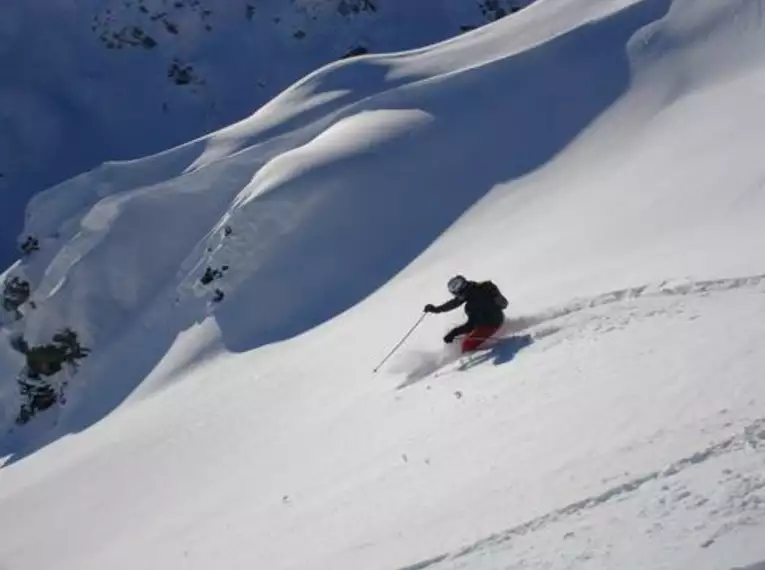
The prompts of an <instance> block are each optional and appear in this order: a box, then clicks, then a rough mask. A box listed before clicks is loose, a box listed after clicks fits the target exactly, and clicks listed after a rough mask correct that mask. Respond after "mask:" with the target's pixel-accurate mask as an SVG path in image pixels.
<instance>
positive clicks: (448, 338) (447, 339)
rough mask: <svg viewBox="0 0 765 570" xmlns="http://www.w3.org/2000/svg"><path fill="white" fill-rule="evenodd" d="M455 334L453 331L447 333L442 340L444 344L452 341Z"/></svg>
mask: <svg viewBox="0 0 765 570" xmlns="http://www.w3.org/2000/svg"><path fill="white" fill-rule="evenodd" d="M456 336H457V335H456V334H454V331H451V332H449V333H447V335H446V336H445V337H444V342H445V343H446V344H451V343H452V342H453V341H454V337H456Z"/></svg>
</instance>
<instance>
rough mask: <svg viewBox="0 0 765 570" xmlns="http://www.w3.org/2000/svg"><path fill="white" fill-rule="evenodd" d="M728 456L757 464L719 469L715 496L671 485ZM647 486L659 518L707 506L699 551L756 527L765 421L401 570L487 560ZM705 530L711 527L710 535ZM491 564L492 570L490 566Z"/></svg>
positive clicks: (761, 507)
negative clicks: (474, 558) (530, 536)
mask: <svg viewBox="0 0 765 570" xmlns="http://www.w3.org/2000/svg"><path fill="white" fill-rule="evenodd" d="M732 455H741V456H746V455H749V456H751V457H750V459H751V460H752V461H753V462H754V463H755V464H756V465H755V467H754V468H750V469H749V472H748V473H734V472H733V471H732V470H730V469H727V468H725V469H722V470H721V473H722V477H721V478H720V479H719V480H718V481H717V488H716V489H715V497H712V496H706V495H711V494H710V493H709V487H706V491H705V490H703V489H700V490H698V491H694V490H693V489H692V485H688V483H687V481H685V480H684V481H678V482H676V483H675V482H673V480H674V479H678V478H679V476H681V475H683V474H685V473H686V472H688V471H690V470H692V469H699V468H701V467H702V466H705V465H707V464H713V463H714V460H717V459H720V458H723V457H725V456H732ZM652 483H656V484H657V485H658V487H652V488H651V489H650V490H649V492H651V493H656V494H657V497H656V501H655V503H656V505H659V506H660V507H661V508H662V509H663V511H664V512H663V513H660V514H659V515H660V516H659V517H658V518H666V517H668V516H669V515H670V514H671V512H672V511H674V510H675V509H698V508H702V507H706V508H708V510H709V517H708V518H709V523H708V524H706V525H704V526H703V527H702V528H696V529H694V530H696V531H697V532H698V533H699V534H702V533H706V536H707V538H706V539H705V540H703V541H702V542H700V543H699V547H700V548H703V549H706V548H709V547H711V546H712V545H713V544H714V543H715V542H716V541H717V540H719V539H721V538H722V537H724V536H726V535H728V534H730V533H732V532H733V531H734V530H736V529H738V528H740V527H745V526H752V527H755V526H757V525H761V524H762V523H763V522H765V417H763V418H759V419H757V420H755V421H753V422H751V423H750V424H749V425H748V426H746V427H745V428H744V429H743V430H742V431H740V432H739V433H737V434H736V435H734V436H731V437H729V438H727V439H724V440H722V441H719V442H718V443H715V444H713V445H710V446H708V447H706V448H704V449H701V450H699V451H696V452H695V453H692V454H690V455H688V456H686V457H683V458H681V459H679V460H677V461H675V462H673V463H671V464H670V465H667V466H666V467H665V468H663V469H661V470H657V471H653V472H650V473H647V474H644V475H641V476H640V477H636V478H633V479H631V480H629V481H626V482H624V483H621V484H619V485H616V486H614V487H611V488H608V489H606V490H605V491H603V492H601V493H599V494H597V495H593V496H589V497H586V498H584V499H581V500H579V501H576V502H575V503H571V504H569V505H566V506H564V507H562V508H560V509H556V510H554V511H551V512H549V513H546V514H544V515H542V516H539V517H537V518H534V519H532V520H529V521H527V522H525V523H523V524H521V525H518V526H515V527H512V528H509V529H506V530H504V531H501V532H498V533H495V534H493V535H491V536H488V537H486V538H485V539H483V540H480V541H478V542H475V543H474V544H471V545H469V546H466V547H464V548H462V549H461V550H458V551H456V552H454V553H449V554H442V555H439V556H436V557H433V558H430V559H428V560H424V561H421V562H418V563H416V564H413V565H411V566H406V567H402V568H400V570H423V569H424V568H433V567H436V566H438V568H460V567H462V566H461V564H460V562H462V559H464V558H466V557H469V556H474V555H487V554H488V553H489V552H491V555H492V556H498V554H499V553H498V552H497V550H502V549H512V548H513V546H514V545H513V544H512V543H513V541H517V540H519V539H521V538H522V537H524V536H526V535H528V534H530V533H535V532H537V531H540V530H542V529H546V528H547V527H550V526H552V525H554V524H556V523H561V522H570V520H571V519H573V518H577V517H583V516H585V515H587V514H588V513H589V511H593V510H595V509H598V508H602V507H603V506H605V505H608V504H609V503H614V502H622V501H626V500H628V499H630V498H632V497H633V496H634V495H636V494H637V493H638V492H640V491H641V490H644V489H645V488H647V487H648V486H649V485H650V484H652ZM702 487H703V486H702ZM712 488H714V487H712ZM648 510H649V509H648V508H646V507H643V508H642V509H641V510H640V511H639V512H638V513H637V516H638V517H642V518H646V517H649V516H650V515H656V514H657V513H649V512H648ZM655 518H657V517H656V516H650V520H655ZM655 524H657V523H653V525H654V526H652V527H651V528H650V529H649V530H650V532H657V531H658V530H660V528H657V527H656V526H655ZM708 527H713V528H712V530H711V531H710V530H709V529H708ZM567 528H569V526H567ZM562 532H563V531H561V533H562ZM650 532H649V533H648V534H650ZM573 537H574V533H573V532H570V531H569V532H566V533H565V534H563V535H562V538H563V539H569V538H573ZM513 557H514V560H516V562H517V563H519V562H521V561H520V560H518V559H517V558H516V557H517V554H516V553H515V551H514V552H513ZM442 563H443V564H442ZM447 563H448V564H447ZM495 563H497V566H495V565H494V564H495ZM495 563H492V565H491V567H499V565H498V562H495Z"/></svg>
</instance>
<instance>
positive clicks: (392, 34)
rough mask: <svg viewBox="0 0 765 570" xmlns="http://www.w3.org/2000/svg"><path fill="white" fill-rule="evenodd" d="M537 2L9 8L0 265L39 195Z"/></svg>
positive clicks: (4, 26)
mask: <svg viewBox="0 0 765 570" xmlns="http://www.w3.org/2000/svg"><path fill="white" fill-rule="evenodd" d="M528 2H529V0H418V1H417V2H408V1H402V0H290V1H284V0H228V1H227V2H213V1H212V0H89V1H83V0H56V1H55V2H50V1H48V0H31V1H24V2H10V3H9V2H6V3H4V5H3V7H2V12H1V14H0V68H1V69H2V70H3V80H2V81H0V196H2V201H3V216H2V219H0V267H2V268H5V267H7V266H8V265H9V264H10V263H11V262H12V261H13V260H14V259H15V258H16V256H17V253H18V251H17V249H16V247H15V242H16V237H17V234H18V233H19V232H20V230H21V225H22V222H23V220H22V218H23V208H24V206H25V204H26V202H27V200H28V199H29V198H30V196H31V195H32V194H33V193H36V192H39V191H40V190H43V189H44V188H46V187H48V186H51V185H52V184H57V183H59V182H61V181H63V180H65V179H67V178H70V177H72V176H74V175H76V174H78V173H80V172H83V171H85V170H89V169H91V168H94V167H96V166H97V165H98V164H100V163H101V162H104V161H107V160H115V159H133V158H137V157H140V156H145V155H147V154H150V153H155V152H158V151H161V150H164V149H166V148H168V147H170V146H175V145H177V144H180V143H183V142H185V141H187V140H189V139H192V138H196V137H199V136H202V135H204V134H207V133H210V132H211V131H214V130H217V129H219V128H221V127H224V126H226V125H228V124H230V123H232V122H234V121H236V120H239V119H242V118H244V117H246V116H248V115H250V114H251V113H252V112H253V111H254V110H255V109H257V108H258V107H260V106H261V105H262V104H264V103H265V102H267V101H268V100H269V99H271V98H273V97H274V96H276V95H277V94H279V93H280V92H281V91H282V90H283V89H285V88H286V87H288V86H289V85H290V84H291V83H293V82H295V81H297V80H298V79H299V78H300V77H301V76H303V75H305V74H306V73H308V72H310V71H312V70H314V69H316V68H317V67H319V66H321V65H324V64H326V63H329V62H332V61H335V60H337V59H340V58H342V57H345V56H347V55H351V54H356V53H363V52H364V51H372V52H378V53H381V52H388V51H397V50H402V49H411V48H415V47H420V46H423V45H426V44H430V43H433V42H435V41H440V40H443V39H446V38H448V37H452V36H454V35H456V34H458V33H460V32H461V31H464V30H467V29H469V28H471V27H476V26H480V25H483V24H485V23H487V22H491V21H494V20H496V19H499V18H501V17H503V16H504V15H506V14H508V13H510V12H511V11H512V10H514V9H516V8H520V7H523V6H525V5H526V4H528Z"/></svg>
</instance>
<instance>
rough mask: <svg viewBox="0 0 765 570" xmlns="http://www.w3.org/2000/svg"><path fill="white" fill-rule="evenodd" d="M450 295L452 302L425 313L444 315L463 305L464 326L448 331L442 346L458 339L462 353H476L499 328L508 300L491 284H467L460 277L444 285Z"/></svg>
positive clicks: (427, 310) (467, 282) (485, 282)
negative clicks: (460, 342) (465, 316)
mask: <svg viewBox="0 0 765 570" xmlns="http://www.w3.org/2000/svg"><path fill="white" fill-rule="evenodd" d="M447 288H448V289H449V292H450V293H451V294H452V295H454V298H453V299H451V300H449V301H447V302H446V303H444V304H442V305H438V306H435V305H431V304H427V305H425V309H424V310H425V312H426V313H444V312H446V311H452V310H454V309H456V308H457V307H460V306H461V305H463V304H464V305H465V314H466V315H467V317H468V320H467V322H466V323H465V324H463V325H460V326H458V327H455V328H453V329H452V330H450V331H449V332H448V333H447V335H446V336H445V337H444V342H445V343H447V344H450V343H452V342H453V341H454V339H455V338H456V337H458V336H460V335H465V334H466V335H467V336H466V337H465V338H464V339H462V352H463V353H464V352H471V351H474V350H477V349H478V348H479V347H480V346H481V345H482V344H483V343H484V342H485V341H487V340H488V339H489V338H490V337H491V336H492V335H493V334H494V333H496V332H497V331H498V330H499V328H500V327H501V326H502V323H503V322H504V320H505V315H504V313H503V312H502V310H503V309H505V308H507V305H508V303H507V299H505V297H504V296H503V295H502V293H500V291H499V288H498V287H497V286H496V285H495V284H494V283H492V282H491V281H481V282H476V281H468V280H467V279H465V277H463V276H462V275H455V276H454V277H452V278H451V279H449V282H448V283H447Z"/></svg>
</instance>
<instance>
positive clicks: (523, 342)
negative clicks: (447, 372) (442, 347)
mask: <svg viewBox="0 0 765 570" xmlns="http://www.w3.org/2000/svg"><path fill="white" fill-rule="evenodd" d="M533 343H534V337H532V336H531V335H530V334H523V335H513V336H510V337H507V338H502V339H498V340H496V341H494V342H493V344H492V346H491V347H490V348H488V349H486V350H485V351H482V352H478V353H476V354H475V355H473V356H472V357H470V358H469V359H468V360H467V361H466V362H465V363H464V364H462V365H460V366H459V367H458V368H457V370H459V371H465V370H469V369H470V368H473V367H474V366H477V365H479V364H481V363H484V362H487V361H491V362H492V364H494V366H499V365H501V364H507V363H508V362H511V361H512V360H513V359H514V358H515V355H516V354H518V353H519V352H520V351H521V350H523V349H524V348H526V347H527V346H530V345H531V344H533ZM449 362H454V360H450V361H447V362H443V363H429V364H426V365H425V366H421V367H420V368H419V369H417V370H414V371H412V372H410V373H409V374H407V377H406V379H405V380H404V381H403V382H402V383H401V384H399V385H398V386H397V389H399V390H400V389H402V388H406V387H407V386H411V385H412V384H417V383H418V382H422V381H423V380H427V379H436V378H438V376H440V374H439V369H441V368H442V367H443V366H444V365H448V364H449Z"/></svg>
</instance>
